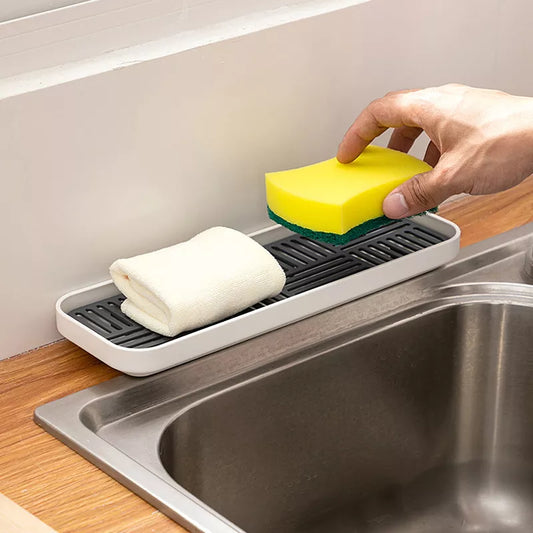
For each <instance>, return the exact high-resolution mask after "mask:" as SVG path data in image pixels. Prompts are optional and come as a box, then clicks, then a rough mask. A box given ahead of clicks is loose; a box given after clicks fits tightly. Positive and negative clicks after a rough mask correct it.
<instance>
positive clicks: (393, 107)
mask: <svg viewBox="0 0 533 533" xmlns="http://www.w3.org/2000/svg"><path fill="white" fill-rule="evenodd" d="M412 92H414V91H398V92H393V93H389V94H387V95H386V96H384V97H383V98H379V99H378V100H374V101H373V102H371V103H370V105H369V106H368V107H366V108H365V109H364V110H363V111H362V112H361V114H360V115H359V116H358V117H357V118H356V119H355V121H354V123H353V124H352V125H351V126H350V128H349V129H348V131H347V132H346V134H345V135H344V138H343V140H342V141H341V143H340V145H339V148H338V151H337V159H338V160H339V162H341V163H351V162H352V161H353V160H354V159H355V158H356V157H357V156H358V155H360V154H361V152H362V151H363V150H364V149H365V148H366V147H367V146H368V145H369V144H370V143H371V142H372V141H373V140H374V139H375V138H376V137H378V136H379V135H381V134H382V133H383V132H384V131H385V130H387V129H388V128H400V127H402V126H407V127H410V128H418V126H419V125H418V124H417V123H416V118H415V115H416V109H415V106H414V105H412V103H411V102H412V99H411V98H410V95H411V94H412ZM404 133H405V130H404ZM411 134H412V133H411ZM398 135H400V134H398ZM415 139H416V137H415ZM413 141H414V139H413Z"/></svg>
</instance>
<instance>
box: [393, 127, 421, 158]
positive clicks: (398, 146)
mask: <svg viewBox="0 0 533 533" xmlns="http://www.w3.org/2000/svg"><path fill="white" fill-rule="evenodd" d="M421 133H422V128H412V127H409V126H402V127H400V128H396V129H395V130H394V131H393V132H392V135H391V138H390V141H389V145H388V147H389V148H392V149H393V150H399V151H400V152H405V153H407V152H408V151H409V150H410V149H411V147H412V146H413V143H414V142H415V141H416V139H417V138H418V137H419V136H420V134H421Z"/></svg>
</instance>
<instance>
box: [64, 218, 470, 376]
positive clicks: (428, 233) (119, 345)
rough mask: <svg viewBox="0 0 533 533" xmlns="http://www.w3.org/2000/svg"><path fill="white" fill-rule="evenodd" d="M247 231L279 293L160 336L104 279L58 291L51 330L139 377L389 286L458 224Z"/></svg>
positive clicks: (455, 237) (419, 264) (446, 249)
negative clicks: (280, 276)
mask: <svg viewBox="0 0 533 533" xmlns="http://www.w3.org/2000/svg"><path fill="white" fill-rule="evenodd" d="M250 237H252V238H254V239H255V240H256V241H257V242H259V243H260V244H262V245H263V246H265V248H267V249H268V250H269V251H270V252H271V253H272V254H273V255H274V257H276V259H277V260H278V261H279V263H280V264H281V266H282V267H283V269H284V270H285V273H286V275H287V283H286V285H285V287H284V289H283V291H282V293H281V294H280V295H278V296H276V297H274V298H270V299H268V300H264V301H262V302H259V303H258V304H256V305H254V306H252V307H250V308H248V309H246V310H244V311H243V312H241V313H239V314H238V315H236V316H233V317H231V318H228V319H225V320H223V321H220V322H218V323H216V324H212V325H209V326H206V327H203V328H200V329H198V330H195V331H191V332H185V333H182V334H180V335H178V336H177V337H174V338H168V337H163V336H161V335H158V334H155V333H153V332H150V331H148V330H146V329H145V328H143V327H142V326H140V325H139V324H136V323H135V322H133V321H132V320H131V319H129V318H128V317H126V316H125V315H123V314H122V312H121V311H120V303H121V301H122V300H123V299H124V297H123V296H122V295H121V294H119V293H118V291H117V288H116V287H115V285H114V284H113V282H112V281H111V280H108V281H104V282H102V283H98V284H95V285H92V286H90V287H86V288H84V289H81V290H76V291H73V292H70V293H68V294H66V295H64V296H63V297H62V298H60V299H59V300H58V301H57V303H56V322H57V328H58V330H59V332H60V333H61V334H62V335H64V336H65V337H66V338H67V339H69V340H71V341H72V342H74V343H75V344H77V345H78V346H80V347H81V348H83V349H84V350H86V351H87V352H89V353H90V354H92V355H93V356H95V357H96V358H98V359H100V360H101V361H103V362H104V363H106V364H107V365H109V366H111V367H113V368H115V369H117V370H120V371H121V372H124V373H126V374H129V375H132V376H147V375H150V374H154V373H157V372H161V371H163V370H165V369H168V368H171V367H174V366H177V365H180V364H183V363H185V362H187V361H190V360H192V359H195V358H197V357H201V356H203V355H207V354H209V353H213V352H215V351H218V350H220V349H222V348H226V347H228V346H231V345H233V344H237V343H239V342H242V341H244V340H247V339H250V338H252V337H255V336H257V335H261V334H263V333H266V332H268V331H272V330H274V329H277V328H280V327H282V326H285V325H287V324H290V323H292V322H296V321H298V320H301V319H303V318H306V317H309V316H312V315H314V314H317V313H320V312H322V311H325V310H327V309H331V308H333V307H336V306H338V305H341V304H343V303H346V302H348V301H351V300H355V299H357V298H361V297H363V296H365V295H368V294H370V293H373V292H376V291H378V290H381V289H384V288H386V287H389V286H391V285H394V284H397V283H399V282H401V281H404V280H406V279H409V278H412V277H414V276H417V275H419V274H422V273H424V272H427V271H429V270H432V269H434V268H436V267H438V266H441V265H443V264H445V263H447V262H448V261H450V260H451V259H453V258H454V257H455V255H456V254H457V252H458V250H459V237H460V230H459V228H458V227H457V226H456V225H455V224H453V223H452V222H449V221H448V220H445V219H443V218H441V217H439V216H437V215H434V214H424V215H419V216H417V217H413V218H412V219H408V220H401V221H397V222H393V223H391V224H390V225H387V226H385V227H382V228H380V229H377V230H374V231H372V232H370V233H368V234H367V235H365V236H363V237H359V238H357V239H355V240H353V241H351V242H349V243H347V244H344V245H342V246H336V245H329V244H324V243H322V242H318V241H314V240H312V239H309V238H307V237H303V236H301V235H297V234H295V233H293V232H291V231H290V230H288V229H286V228H284V227H282V226H278V225H275V226H271V227H268V228H266V229H264V230H261V231H259V232H256V233H253V234H251V235H250Z"/></svg>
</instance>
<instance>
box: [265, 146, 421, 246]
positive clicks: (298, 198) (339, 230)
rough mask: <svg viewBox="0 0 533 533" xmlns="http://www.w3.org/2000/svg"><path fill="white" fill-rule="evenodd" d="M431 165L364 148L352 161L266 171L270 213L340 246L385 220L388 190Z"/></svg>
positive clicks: (406, 157)
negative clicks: (385, 202) (383, 208)
mask: <svg viewBox="0 0 533 533" xmlns="http://www.w3.org/2000/svg"><path fill="white" fill-rule="evenodd" d="M428 170H431V167H430V166H429V165H428V164H426V163H424V162H423V161H420V160H419V159H416V158H415V157H413V156H410V155H407V154H404V153H403V152H398V151H396V150H391V149H388V148H380V147H378V146H368V147H367V148H366V149H365V150H364V152H363V153H362V154H361V155H360V156H359V157H358V158H357V159H356V160H355V161H354V162H352V163H348V164H342V163H339V162H338V161H337V159H335V158H333V159H328V160H327V161H322V162H321V163H316V164H314V165H309V166H306V167H302V168H296V169H293V170H285V171H281V172H270V173H267V174H266V196H267V204H268V208H269V214H270V217H271V218H272V219H273V220H275V221H276V222H279V223H281V224H283V225H285V226H288V227H290V228H291V229H292V230H295V231H298V232H300V233H304V234H307V235H310V236H311V237H314V238H318V239H319V240H325V241H328V242H333V243H335V244H340V243H343V242H347V241H348V240H351V239H352V238H354V237H356V236H358V235H360V234H362V233H366V232H367V231H369V230H370V229H373V228H375V227H379V226H381V225H383V224H384V223H388V222H390V220H389V219H387V218H386V217H384V215H383V210H382V204H383V200H384V198H385V197H386V196H387V194H388V193H389V192H391V191H392V190H393V189H395V188H396V187H397V186H398V185H400V184H401V183H403V182H404V181H406V180H407V179H409V178H411V177H413V176H414V175H415V174H420V173H422V172H427V171H428Z"/></svg>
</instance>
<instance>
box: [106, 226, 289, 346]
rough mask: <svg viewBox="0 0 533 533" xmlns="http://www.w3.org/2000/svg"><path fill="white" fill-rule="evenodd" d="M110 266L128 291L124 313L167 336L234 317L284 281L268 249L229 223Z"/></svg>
mask: <svg viewBox="0 0 533 533" xmlns="http://www.w3.org/2000/svg"><path fill="white" fill-rule="evenodd" d="M109 271H110V273H111V277H112V278H113V281H114V283H115V285H116V286H117V287H118V289H119V290H120V291H121V292H122V293H123V294H124V295H125V296H126V300H125V301H124V302H123V303H122V305H121V310H122V312H123V313H124V314H125V315H127V316H129V317H130V318H131V319H133V320H135V322H138V323H139V324H141V325H143V326H145V327H146V328H148V329H150V330H152V331H155V332H156V333H160V334H161V335H166V336H168V337H173V336H175V335H177V334H178V333H181V332H182V331H188V330H191V329H195V328H199V327H201V326H206V325H208V324H212V323H213V322H216V321H218V320H221V319H223V318H227V317H229V316H232V315H234V314H235V313H238V312H239V311H242V310H243V309H246V308H247V307H249V306H251V305H253V304H256V303H257V302H260V301H261V300H264V299H265V298H269V297H272V296H275V295H276V294H279V293H280V292H281V290H282V289H283V286H284V285H285V273H284V272H283V269H282V268H281V267H280V265H279V263H278V262H277V261H276V259H275V258H274V257H273V256H272V255H271V254H270V253H269V252H268V251H267V250H266V249H265V248H263V247H262V246H261V245H260V244H258V243H257V242H256V241H254V240H253V239H251V238H250V237H248V236H246V235H244V234H243V233H240V232H239V231H236V230H233V229H230V228H224V227H214V228H210V229H208V230H206V231H203V232H202V233H199V234H198V235H196V236H195V237H193V238H192V239H190V240H189V241H186V242H182V243H180V244H176V245H174V246H170V247H168V248H163V249H161V250H157V251H155V252H150V253H147V254H143V255H138V256H135V257H130V258H128V259H117V260H116V261H115V262H114V263H113V264H112V265H111V267H110V269H109Z"/></svg>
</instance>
